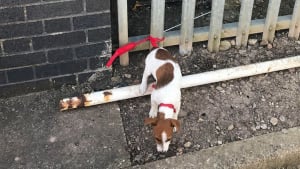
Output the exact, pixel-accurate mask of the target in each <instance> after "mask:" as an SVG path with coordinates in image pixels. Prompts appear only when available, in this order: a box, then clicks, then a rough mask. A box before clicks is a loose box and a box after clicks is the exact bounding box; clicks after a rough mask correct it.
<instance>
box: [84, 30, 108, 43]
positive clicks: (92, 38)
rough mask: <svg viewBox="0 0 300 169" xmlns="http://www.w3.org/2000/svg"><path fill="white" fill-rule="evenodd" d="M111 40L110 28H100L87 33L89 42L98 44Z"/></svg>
mask: <svg viewBox="0 0 300 169" xmlns="http://www.w3.org/2000/svg"><path fill="white" fill-rule="evenodd" d="M110 38H111V29H110V28H101V29H95V30H89V31H88V39H89V42H100V41H105V40H110Z"/></svg>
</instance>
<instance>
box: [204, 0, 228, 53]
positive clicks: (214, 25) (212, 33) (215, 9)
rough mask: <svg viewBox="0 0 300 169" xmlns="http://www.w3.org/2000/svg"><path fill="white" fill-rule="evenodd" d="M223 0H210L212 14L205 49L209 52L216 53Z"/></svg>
mask: <svg viewBox="0 0 300 169" xmlns="http://www.w3.org/2000/svg"><path fill="white" fill-rule="evenodd" d="M224 6H225V0H212V13H211V18H210V25H209V37H208V45H207V48H208V50H209V51H210V52H213V51H214V52H218V51H219V46H220V41H221V33H222V25H223V14H224Z"/></svg>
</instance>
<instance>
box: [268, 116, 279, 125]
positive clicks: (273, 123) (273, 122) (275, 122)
mask: <svg viewBox="0 0 300 169" xmlns="http://www.w3.org/2000/svg"><path fill="white" fill-rule="evenodd" d="M270 123H271V124H272V125H273V126H276V125H277V124H278V119H277V118H275V117H272V118H271V119H270Z"/></svg>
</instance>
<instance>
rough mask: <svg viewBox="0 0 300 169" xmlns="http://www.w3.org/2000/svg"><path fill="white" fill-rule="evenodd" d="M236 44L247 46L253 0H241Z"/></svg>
mask: <svg viewBox="0 0 300 169" xmlns="http://www.w3.org/2000/svg"><path fill="white" fill-rule="evenodd" d="M241 3H242V4H241V9H240V17H239V24H238V30H237V35H236V46H237V47H240V46H247V41H248V36H249V29H250V24H251V16H252V9H253V3H254V0H242V2H241Z"/></svg>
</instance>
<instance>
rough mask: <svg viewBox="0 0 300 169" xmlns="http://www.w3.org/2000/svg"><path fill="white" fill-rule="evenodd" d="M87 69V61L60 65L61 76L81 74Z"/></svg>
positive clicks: (75, 61)
mask: <svg viewBox="0 0 300 169" xmlns="http://www.w3.org/2000/svg"><path fill="white" fill-rule="evenodd" d="M85 69H87V60H74V61H70V62H65V63H61V64H60V70H61V74H68V73H76V72H82V71H84V70H85Z"/></svg>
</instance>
